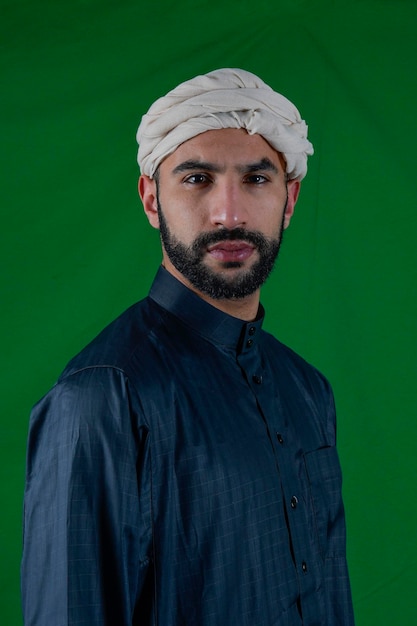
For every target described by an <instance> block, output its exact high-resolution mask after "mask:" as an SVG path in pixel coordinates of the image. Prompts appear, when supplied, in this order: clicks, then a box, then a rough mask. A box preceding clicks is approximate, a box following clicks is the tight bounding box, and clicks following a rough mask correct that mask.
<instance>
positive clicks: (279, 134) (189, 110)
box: [136, 69, 313, 180]
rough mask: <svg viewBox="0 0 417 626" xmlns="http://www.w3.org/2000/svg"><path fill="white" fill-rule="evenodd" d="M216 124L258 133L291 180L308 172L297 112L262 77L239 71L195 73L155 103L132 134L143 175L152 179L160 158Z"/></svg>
mask: <svg viewBox="0 0 417 626" xmlns="http://www.w3.org/2000/svg"><path fill="white" fill-rule="evenodd" d="M220 128H244V129H245V130H246V131H247V132H248V133H249V134H250V135H253V134H259V135H261V136H262V137H263V138H264V139H266V141H267V142H268V143H269V144H270V145H271V146H272V147H273V148H275V150H277V151H278V152H281V153H282V154H283V155H284V158H285V160H286V164H287V175H288V177H289V178H290V179H292V178H297V179H298V180H301V179H302V178H304V176H305V175H306V173H307V156H308V155H310V154H313V146H312V144H311V143H310V142H309V141H308V139H307V125H306V123H305V122H304V120H302V119H301V116H300V113H299V112H298V110H297V109H296V107H295V106H294V105H293V104H292V103H291V102H290V101H289V100H287V98H285V97H284V96H282V95H280V94H279V93H277V92H275V91H274V90H273V89H271V87H269V85H267V84H266V83H264V82H263V81H262V80H261V79H260V78H258V77H257V76H255V75H254V74H251V73H250V72H246V71H245V70H240V69H220V70H215V71H214V72H210V73H209V74H205V75H203V76H196V77H195V78H192V79H191V80H188V81H186V82H185V83H181V84H180V85H178V87H175V89H173V90H172V91H170V92H169V93H168V94H167V95H166V96H164V97H162V98H159V99H158V100H156V102H154V104H153V105H152V106H151V108H150V109H149V111H148V112H147V113H146V115H144V116H143V117H142V121H141V123H140V126H139V128H138V132H137V135H136V139H137V141H138V143H139V151H138V163H139V167H140V169H141V172H142V174H146V175H147V176H150V177H151V178H152V177H153V175H154V173H155V171H156V169H157V168H158V166H159V164H160V163H161V162H162V161H163V159H165V157H167V156H168V155H170V154H172V152H174V150H176V149H177V148H178V146H179V145H180V144H182V143H184V141H187V140H188V139H191V138H192V137H195V136H196V135H199V134H200V133H204V132H205V131H207V130H216V129H220Z"/></svg>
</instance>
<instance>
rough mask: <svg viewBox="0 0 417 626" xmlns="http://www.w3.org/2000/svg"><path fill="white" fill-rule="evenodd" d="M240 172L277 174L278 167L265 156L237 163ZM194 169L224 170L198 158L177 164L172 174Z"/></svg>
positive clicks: (207, 170)
mask: <svg viewBox="0 0 417 626" xmlns="http://www.w3.org/2000/svg"><path fill="white" fill-rule="evenodd" d="M235 169H236V170H237V171H238V172H239V173H240V174H247V173H250V172H260V171H262V172H274V173H275V174H278V168H277V166H276V165H274V163H272V161H271V160H270V159H268V158H267V157H265V158H263V159H261V160H260V161H255V162H254V163H247V164H242V165H237V166H236V168H235ZM195 170H204V171H205V172H213V173H215V174H217V173H221V172H222V171H224V168H223V167H220V166H219V165H215V164H214V163H210V162H208V161H199V160H198V159H188V160H187V161H183V162H182V163H180V164H179V165H177V166H176V167H175V168H174V169H173V170H172V173H173V174H181V173H182V172H190V171H195Z"/></svg>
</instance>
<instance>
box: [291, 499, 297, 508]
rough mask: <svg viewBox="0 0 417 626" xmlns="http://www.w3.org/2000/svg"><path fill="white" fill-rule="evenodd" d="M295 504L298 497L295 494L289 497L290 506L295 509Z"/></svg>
mask: <svg viewBox="0 0 417 626" xmlns="http://www.w3.org/2000/svg"><path fill="white" fill-rule="evenodd" d="M297 504H298V498H297V496H293V497H292V498H291V508H292V509H296V508H297Z"/></svg>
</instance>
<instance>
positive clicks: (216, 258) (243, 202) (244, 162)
mask: <svg viewBox="0 0 417 626" xmlns="http://www.w3.org/2000/svg"><path fill="white" fill-rule="evenodd" d="M299 190H300V183H299V181H297V180H290V181H287V180H286V173H285V161H284V159H283V157H282V155H281V154H279V153H278V152H277V151H276V150H274V149H273V148H272V147H271V146H270V145H269V144H268V142H267V141H265V139H264V138H263V137H261V136H260V135H249V134H248V133H247V132H246V131H245V130H244V129H232V128H225V129H220V130H210V131H207V132H205V133H202V134H200V135H197V136H196V137H193V138H192V139H190V140H188V141H186V142H184V143H183V144H181V145H180V146H179V147H178V148H177V149H176V150H175V152H173V153H172V154H171V155H169V156H168V157H166V159H165V160H164V161H163V162H162V163H161V165H160V166H159V201H160V205H161V206H162V207H163V213H164V217H165V220H166V223H167V225H168V227H169V229H170V231H171V233H172V234H173V235H175V237H176V238H177V239H178V240H179V241H181V242H182V243H183V244H185V245H187V246H188V245H191V244H192V243H193V241H194V240H195V238H196V237H197V236H198V235H200V234H201V233H209V232H213V231H216V230H221V229H229V230H233V229H235V228H238V227H239V228H243V229H245V230H248V231H258V232H260V233H261V234H262V235H264V236H265V237H267V238H268V239H273V238H275V239H276V238H279V235H280V231H281V225H283V227H284V228H287V227H288V226H289V224H290V221H291V217H292V215H293V213H294V207H295V204H296V202H297V198H298V194H299ZM287 193H288V198H287ZM139 195H140V197H141V200H142V203H143V207H144V210H145V213H146V216H147V218H148V220H149V223H150V224H151V226H153V227H154V228H156V229H159V225H160V224H159V216H158V201H157V200H158V198H157V185H156V181H155V179H151V178H149V177H148V176H145V175H142V176H141V177H140V179H139ZM286 199H287V201H286ZM162 256H163V265H164V266H165V268H166V269H167V270H168V271H169V272H171V274H173V275H174V276H175V277H176V278H177V279H178V280H180V281H181V282H182V283H184V284H185V285H186V286H187V287H189V288H190V289H191V290H192V291H194V292H196V293H197V294H198V295H199V296H200V297H201V298H203V300H206V301H207V302H209V303H210V304H211V305H212V306H215V307H217V308H218V309H220V310H222V311H224V312H225V313H228V314H229V315H233V316H234V317H237V318H239V319H242V320H245V321H249V320H253V319H255V317H256V314H257V311H258V307H259V298H260V288H259V289H257V290H256V291H254V292H253V293H252V294H250V295H248V296H245V297H243V298H232V299H221V300H219V299H213V298H211V297H209V296H207V294H205V293H202V292H201V291H199V290H197V289H196V288H195V287H194V286H193V285H192V284H190V282H189V281H188V279H187V278H186V277H185V276H183V275H182V274H181V273H180V272H179V271H178V270H177V269H176V267H175V266H174V265H173V264H172V262H171V260H170V258H169V257H168V255H167V253H166V251H165V249H164V246H163V245H162ZM258 258H259V254H258V251H257V249H256V246H253V244H250V243H248V242H247V241H245V240H238V241H233V242H231V241H228V242H224V243H221V242H219V243H216V244H215V245H214V246H213V245H209V246H207V248H206V249H205V251H204V263H205V264H206V265H207V266H208V267H210V268H211V269H212V271H214V272H216V273H221V274H222V275H223V276H225V277H226V278H227V279H232V278H234V277H235V276H236V275H237V274H238V273H239V272H247V271H248V269H250V268H251V266H252V265H253V264H254V263H255V262H256V260H257V259H258ZM236 261H238V263H236Z"/></svg>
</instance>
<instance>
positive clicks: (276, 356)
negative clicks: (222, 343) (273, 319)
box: [262, 331, 331, 393]
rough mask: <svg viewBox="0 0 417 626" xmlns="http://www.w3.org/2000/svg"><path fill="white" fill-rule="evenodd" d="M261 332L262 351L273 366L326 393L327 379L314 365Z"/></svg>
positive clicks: (268, 334) (271, 336) (269, 335)
mask: <svg viewBox="0 0 417 626" xmlns="http://www.w3.org/2000/svg"><path fill="white" fill-rule="evenodd" d="M262 334H263V348H264V351H265V352H266V354H267V355H268V359H269V360H270V363H271V365H272V366H273V367H274V368H277V369H279V370H280V371H285V372H286V373H287V374H288V376H290V377H291V378H296V379H297V380H299V381H300V382H303V383H304V384H306V385H312V386H314V387H319V388H321V389H322V391H324V392H327V393H328V392H330V391H331V389H330V383H329V381H328V380H327V378H326V377H325V376H324V375H323V374H322V373H321V372H320V371H319V370H318V369H317V368H316V367H314V365H312V364H311V363H308V362H307V361H306V360H305V359H304V358H303V357H302V356H300V355H299V354H298V353H297V352H295V351H294V350H292V349H291V348H290V347H288V346H287V345H285V344H284V343H282V342H281V341H279V340H278V339H276V337H274V336H273V335H271V334H270V333H268V332H266V331H264V332H263V333H262Z"/></svg>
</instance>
